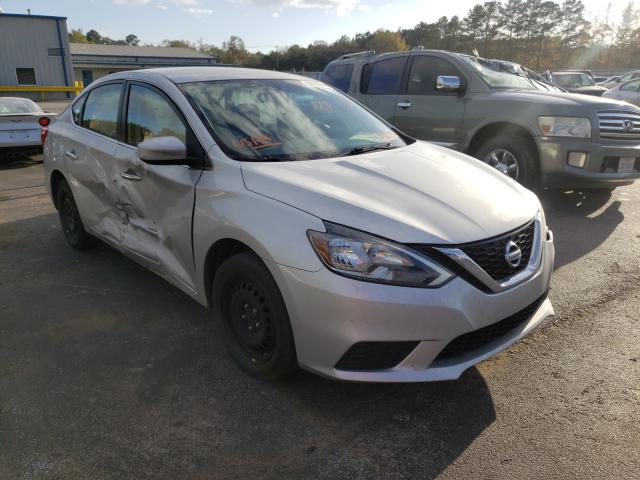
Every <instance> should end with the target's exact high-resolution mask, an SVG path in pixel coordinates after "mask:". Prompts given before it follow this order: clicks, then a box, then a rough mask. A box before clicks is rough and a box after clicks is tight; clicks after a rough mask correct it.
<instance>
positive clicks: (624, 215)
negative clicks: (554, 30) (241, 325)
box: [0, 158, 640, 479]
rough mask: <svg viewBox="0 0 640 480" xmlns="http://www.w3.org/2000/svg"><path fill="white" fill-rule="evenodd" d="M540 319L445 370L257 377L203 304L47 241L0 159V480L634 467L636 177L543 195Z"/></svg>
mask: <svg viewBox="0 0 640 480" xmlns="http://www.w3.org/2000/svg"><path fill="white" fill-rule="evenodd" d="M544 203H545V205H546V211H547V217H548V222H549V224H550V225H551V227H552V229H553V231H554V234H555V239H556V248H557V263H556V274H555V277H554V280H553V283H552V289H551V293H550V296H551V299H552V301H553V303H554V306H555V309H556V313H557V316H556V317H555V318H554V319H552V320H550V321H548V322H547V323H546V325H545V326H544V327H542V328H541V329H539V330H538V331H536V332H535V333H534V334H533V335H532V336H530V337H528V338H526V339H525V340H523V341H521V342H520V343H518V344H516V345H514V346H513V347H512V348H510V349H509V350H507V351H505V352H503V353H502V354H500V355H498V356H496V357H494V358H492V359H490V360H488V361H485V362H483V363H481V364H480V365H478V366H477V367H476V368H472V369H470V370H468V371H467V372H466V373H465V374H464V375H463V377H462V378H461V379H460V380H458V381H456V382H443V383H432V384H406V385H369V384H349V383H340V382H332V381H328V380H324V379H321V378H318V377H315V376H313V375H310V374H307V373H304V372H301V373H299V374H297V375H296V376H294V377H293V378H292V379H291V380H289V381H287V382H283V383H277V384H267V383H260V382H257V381H255V380H252V379H251V378H249V377H247V376H246V375H244V374H242V373H241V372H240V371H239V370H238V369H237V368H235V366H234V365H233V364H232V363H231V361H230V360H229V358H228V356H227V355H226V353H225V352H224V350H223V348H222V345H221V342H220V340H219V339H218V338H217V337H216V334H215V330H214V328H213V326H212V323H211V321H210V318H209V313H208V312H207V311H206V310H204V309H203V308H202V307H200V306H199V305H197V304H196V303H194V302H193V301H191V300H190V299H189V298H187V297H186V296H185V295H183V294H182V293H180V292H179V291H178V290H176V289H174V288H173V287H171V286H169V285H168V284H166V283H165V282H164V281H163V280H161V279H160V278H158V277H156V276H154V275H153V274H151V273H149V272H147V271H145V270H143V269H142V268H140V267H138V266H137V265H136V264H134V263H133V262H131V261H129V260H127V259H126V258H125V257H123V256H122V255H120V254H118V253H117V252H115V251H114V250H112V249H110V248H108V247H106V246H101V247H99V248H98V249H97V250H95V251H93V252H91V253H78V252H75V251H72V250H71V249H69V248H68V247H67V246H66V244H65V243H64V240H63V237H62V233H61V231H60V228H59V226H58V219H57V215H56V213H55V211H54V209H53V207H52V205H51V203H50V201H49V198H48V197H47V195H46V193H45V189H44V186H43V178H42V167H41V165H40V164H39V163H38V162H37V161H34V160H30V159H26V158H23V159H18V160H13V161H11V162H9V161H4V162H3V163H2V164H1V165H0V271H1V272H2V275H0V478H2V479H5V478H6V479H67V478H68V479H85V478H86V479H111V478H114V479H116V478H117V479H128V478H131V479H151V478H153V479H159V478H167V479H177V478H180V479H214V478H225V479H227V478H228V479H231V478H243V479H244V478H260V479H262V478H273V479H309V478H327V479H354V478H367V479H369V478H394V479H395V478H407V479H408V478H412V479H429V478H436V477H437V478H442V479H459V478H473V479H485V478H487V479H489V478H491V479H494V478H495V479H515V478H540V479H549V478H553V479H564V478H579V479H591V478H593V479H608V478H611V479H630V478H640V474H639V473H638V472H640V295H639V294H640V260H639V259H640V255H639V254H640V183H638V184H636V185H633V186H629V187H624V188H619V189H617V190H616V191H615V192H614V193H613V194H611V195H610V194H608V193H607V194H603V193H600V194H593V193H589V194H583V193H580V192H568V193H553V194H547V195H545V196H544Z"/></svg>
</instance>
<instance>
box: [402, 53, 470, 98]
mask: <svg viewBox="0 0 640 480" xmlns="http://www.w3.org/2000/svg"><path fill="white" fill-rule="evenodd" d="M440 75H447V76H456V77H459V78H460V79H461V80H462V76H461V74H460V72H459V71H458V69H457V68H455V67H454V66H453V65H452V64H451V63H449V62H447V61H446V60H443V59H441V58H438V57H431V56H426V55H420V56H416V57H414V58H413V63H412V65H411V71H410V72H409V83H408V85H407V93H408V94H410V95H436V94H439V95H442V94H444V95H451V93H442V92H438V91H437V90H436V81H437V79H438V76H440ZM454 95H456V94H454Z"/></svg>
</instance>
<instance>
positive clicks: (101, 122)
mask: <svg viewBox="0 0 640 480" xmlns="http://www.w3.org/2000/svg"><path fill="white" fill-rule="evenodd" d="M121 93H122V84H121V83H110V84H108V85H104V86H102V87H98V88H95V89H93V90H91V92H89V96H88V97H87V101H86V103H85V106H84V113H83V114H82V126H83V127H85V128H88V129H89V130H93V131H94V132H98V133H101V134H102V135H106V136H107V137H110V138H115V139H117V138H118V108H119V106H120V94H121Z"/></svg>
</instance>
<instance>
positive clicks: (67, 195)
mask: <svg viewBox="0 0 640 480" xmlns="http://www.w3.org/2000/svg"><path fill="white" fill-rule="evenodd" d="M56 206H57V207H58V216H59V217H60V225H61V226H62V232H63V233H64V237H65V239H66V240H67V243H68V244H69V245H70V246H71V247H73V248H75V249H76V250H86V249H87V248H89V247H91V246H93V244H94V238H93V237H92V236H91V235H89V234H88V233H87V232H86V231H85V229H84V225H83V224H82V219H81V218H80V214H79V213H78V207H77V206H76V201H75V199H74V198H73V193H72V192H71V187H69V184H68V183H67V182H66V180H60V183H59V184H58V188H57V194H56Z"/></svg>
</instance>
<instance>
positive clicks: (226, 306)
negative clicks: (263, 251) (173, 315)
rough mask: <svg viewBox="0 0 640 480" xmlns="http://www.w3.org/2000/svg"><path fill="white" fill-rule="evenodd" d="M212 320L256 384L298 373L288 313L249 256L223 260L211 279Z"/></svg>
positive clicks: (259, 264)
mask: <svg viewBox="0 0 640 480" xmlns="http://www.w3.org/2000/svg"><path fill="white" fill-rule="evenodd" d="M211 300H212V304H213V305H212V306H213V313H214V321H215V322H216V323H217V324H218V326H219V328H220V332H221V335H222V340H223V342H224V345H225V347H226V349H227V351H228V352H229V354H230V355H231V357H232V358H233V360H234V361H235V362H236V364H237V365H238V366H239V367H240V368H241V369H242V370H244V371H245V372H246V373H248V374H249V375H251V376H253V377H255V378H258V379H260V380H271V381H273V380H278V379H281V378H284V377H285V376H287V375H289V374H291V373H293V372H295V371H296V370H297V369H298V362H297V357H296V350H295V343H294V340H293V333H292V331H291V324H290V322H289V315H288V314H287V309H286V306H285V304H284V301H283V299H282V295H281V294H280V290H279V289H278V286H277V284H276V282H275V280H274V279H273V277H272V276H271V274H270V273H269V271H268V270H267V268H266V267H265V265H264V264H263V263H262V261H261V260H260V258H259V257H258V256H256V255H255V254H254V253H252V252H242V253H239V254H236V255H234V256H232V257H230V258H229V259H227V260H225V261H224V263H223V264H222V265H220V267H219V268H218V271H217V272H216V276H215V278H214V280H213V286H212V290H211Z"/></svg>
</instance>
